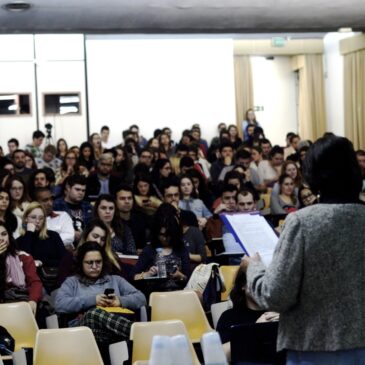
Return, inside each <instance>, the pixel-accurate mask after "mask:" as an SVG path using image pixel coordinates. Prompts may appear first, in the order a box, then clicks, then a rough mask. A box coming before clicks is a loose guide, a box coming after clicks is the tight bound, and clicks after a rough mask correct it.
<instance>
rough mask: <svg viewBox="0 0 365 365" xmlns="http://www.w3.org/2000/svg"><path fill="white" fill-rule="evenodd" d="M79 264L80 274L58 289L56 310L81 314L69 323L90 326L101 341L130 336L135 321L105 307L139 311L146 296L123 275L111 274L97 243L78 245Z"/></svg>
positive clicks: (105, 342)
mask: <svg viewBox="0 0 365 365" xmlns="http://www.w3.org/2000/svg"><path fill="white" fill-rule="evenodd" d="M76 263H77V272H76V275H73V276H71V277H69V278H67V279H66V281H65V282H64V283H63V284H62V286H61V288H60V289H59V290H58V292H57V295H56V300H55V309H56V311H57V312H58V313H68V314H70V313H77V314H78V315H77V318H76V319H75V320H73V321H71V322H70V323H69V325H70V326H72V327H75V326H87V327H89V328H90V329H91V330H92V331H93V333H94V336H95V339H96V341H97V343H98V344H109V343H112V342H117V341H122V340H126V339H128V338H129V333H130V328H131V325H132V321H130V320H128V319H126V318H125V317H123V316H122V315H120V314H119V313H113V312H106V311H105V310H103V308H106V307H114V308H118V307H119V308H120V307H123V308H127V309H131V310H136V309H138V308H140V307H142V306H144V305H145V304H146V298H145V296H144V295H143V294H142V293H141V292H140V291H139V290H137V289H136V288H134V287H133V286H132V285H131V284H129V283H128V282H127V281H126V280H125V279H123V278H121V277H120V276H117V275H109V272H110V268H111V263H110V261H109V259H108V257H107V255H106V253H105V250H103V248H102V247H101V246H100V245H99V244H98V243H96V242H85V243H84V244H83V245H82V246H81V247H79V248H78V251H77V256H76ZM107 289H112V290H107ZM106 290H107V291H106ZM112 291H113V294H110V293H111V292H112ZM105 293H106V294H105ZM108 293H109V294H108ZM107 294H108V295H107Z"/></svg>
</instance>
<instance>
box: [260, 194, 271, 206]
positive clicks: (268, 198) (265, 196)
mask: <svg viewBox="0 0 365 365" xmlns="http://www.w3.org/2000/svg"><path fill="white" fill-rule="evenodd" d="M260 198H261V199H262V200H263V201H264V209H269V208H270V202H271V194H268V193H267V194H261V195H260Z"/></svg>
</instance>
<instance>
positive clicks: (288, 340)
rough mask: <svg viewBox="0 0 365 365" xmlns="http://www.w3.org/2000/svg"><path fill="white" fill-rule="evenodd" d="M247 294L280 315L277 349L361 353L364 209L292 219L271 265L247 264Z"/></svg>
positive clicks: (335, 207) (364, 336)
mask: <svg viewBox="0 0 365 365" xmlns="http://www.w3.org/2000/svg"><path fill="white" fill-rule="evenodd" d="M247 280H248V290H249V292H250V293H251V294H252V296H253V297H254V299H255V300H256V301H257V303H258V304H259V305H260V306H261V307H263V308H267V309H270V310H274V311H277V312H280V314H281V316H280V323H279V335H278V344H277V348H278V350H282V349H290V350H296V351H336V350H347V349H355V348H365V206H364V205H360V204H318V205H314V206H311V207H308V208H305V209H302V210H300V211H298V212H295V213H292V214H290V215H289V216H288V217H287V219H286V222H285V226H284V230H283V232H282V234H281V237H280V240H279V242H278V245H277V247H276V250H275V253H274V258H273V261H272V263H271V265H270V266H269V267H268V268H267V269H266V271H265V267H264V266H263V265H262V264H261V263H250V265H249V267H248V270H247Z"/></svg>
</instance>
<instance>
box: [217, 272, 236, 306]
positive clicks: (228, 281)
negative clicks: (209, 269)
mask: <svg viewBox="0 0 365 365" xmlns="http://www.w3.org/2000/svg"><path fill="white" fill-rule="evenodd" d="M238 269H239V266H220V267H219V270H220V272H221V274H222V276H223V280H224V284H225V286H226V291H225V292H223V293H222V294H221V300H222V301H225V300H228V297H229V294H230V292H231V290H232V288H233V284H234V281H235V279H236V275H237V271H238Z"/></svg>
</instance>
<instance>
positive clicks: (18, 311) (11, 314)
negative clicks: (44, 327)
mask: <svg viewBox="0 0 365 365" xmlns="http://www.w3.org/2000/svg"><path fill="white" fill-rule="evenodd" d="M0 326H3V327H5V328H6V329H7V330H8V331H9V333H10V334H11V335H12V336H13V337H14V339H15V351H18V350H20V349H21V348H22V347H34V344H35V338H36V334H37V331H38V325H37V322H36V321H35V318H34V314H33V313H32V309H31V308H30V305H29V303H27V302H18V303H4V304H0Z"/></svg>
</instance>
